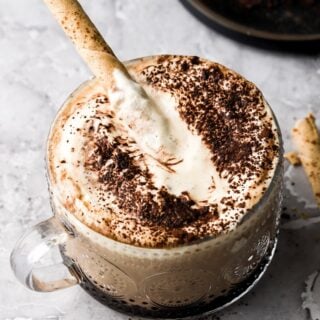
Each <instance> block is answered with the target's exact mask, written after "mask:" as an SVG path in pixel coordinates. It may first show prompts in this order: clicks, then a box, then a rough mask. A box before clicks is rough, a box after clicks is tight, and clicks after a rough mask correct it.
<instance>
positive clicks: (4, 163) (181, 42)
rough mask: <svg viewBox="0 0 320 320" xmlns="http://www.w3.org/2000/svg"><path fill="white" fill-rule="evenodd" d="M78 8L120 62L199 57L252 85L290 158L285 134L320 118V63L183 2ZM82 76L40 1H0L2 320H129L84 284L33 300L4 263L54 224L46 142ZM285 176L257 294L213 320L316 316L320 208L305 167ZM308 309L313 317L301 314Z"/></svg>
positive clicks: (152, 0) (137, 0)
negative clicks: (211, 21)
mask: <svg viewBox="0 0 320 320" xmlns="http://www.w3.org/2000/svg"><path fill="white" fill-rule="evenodd" d="M81 2H82V4H83V5H84V7H85V8H86V9H87V10H88V12H89V14H90V15H91V16H92V18H93V19H94V21H95V22H96V23H97V25H98V26H99V28H100V29H101V30H102V32H103V34H104V36H105V37H106V39H107V40H108V42H109V43H110V44H111V46H112V47H113V48H114V51H115V52H117V54H118V56H119V57H120V58H121V59H131V58H135V57H139V56H145V55H151V54H158V53H177V54H190V55H199V56H202V57H206V58H208V59H212V60H216V61H218V62H220V63H223V64H225V65H226V66H229V67H231V68H233V69H235V70H236V71H238V72H239V73H241V74H243V75H244V76H246V77H247V78H248V79H250V80H252V81H253V82H255V83H256V84H257V85H258V86H259V87H260V88H261V89H262V91H263V92H264V94H265V96H266V98H267V100H268V101H269V102H270V104H271V106H272V108H273V110H274V112H275V114H276V116H277V118H278V120H279V123H280V126H281V129H282V131H283V136H284V142H285V148H286V150H290V149H291V148H292V146H291V142H290V139H289V131H290V128H291V127H292V125H293V123H294V121H295V120H296V119H297V118H299V117H301V116H304V115H305V114H307V113H308V112H310V111H312V112H313V113H314V114H315V115H317V116H318V119H319V120H320V91H319V86H320V55H313V56H307V55H301V54H299V55H295V54H292V53H280V52H274V51H273V52H271V51H266V50H263V49H257V48H253V47H250V46H247V45H244V44H239V43H237V42H234V41H233V40H230V39H227V38H225V37H224V36H222V35H220V34H218V33H216V32H215V31H212V30H210V29H209V28H207V27H206V26H204V25H203V24H201V23H200V22H199V21H198V20H196V19H195V18H194V17H193V16H192V15H190V13H189V12H187V11H186V10H185V8H184V7H183V6H182V5H181V3H180V2H179V1H174V0H117V1H112V0H96V1H89V0H83V1H81ZM89 76H90V75H89V73H88V71H87V69H86V67H85V66H84V64H83V63H82V62H81V60H80V58H79V57H78V55H77V54H76V52H75V51H74V49H73V48H72V46H71V45H70V43H69V42H68V41H67V40H66V38H65V36H64V35H63V33H62V32H61V31H60V29H59V28H58V26H57V24H56V22H55V21H54V20H53V19H52V17H51V16H50V14H49V12H48V11H47V9H46V8H45V6H44V5H43V3H42V2H41V1H39V0H28V1H25V0H15V1H8V0H0V93H1V94H0V227H1V231H0V270H1V272H0V319H1V320H4V319H39V320H40V319H41V320H42V319H52V320H53V319H66V320H73V319H77V320H82V319H92V320H98V319H110V320H124V319H128V318H129V317H127V316H125V315H120V314H118V313H116V312H113V311H111V310H109V309H108V308H106V307H104V306H102V305H100V304H99V303H98V302H96V301H95V300H93V299H92V298H90V297H89V296H88V295H87V294H86V293H85V292H84V291H82V290H81V289H80V288H79V287H73V288H70V289H66V290H62V291H58V292H54V293H47V294H41V293H36V292H32V291H30V290H28V289H26V288H24V287H23V286H22V285H21V284H20V283H18V281H17V280H16V279H15V277H14V275H13V274H12V271H11V269H10V264H9V255H10V252H11V250H12V248H13V246H14V243H15V242H16V240H17V239H18V237H19V236H20V235H21V234H22V233H23V232H25V231H27V230H28V229H29V228H30V227H31V226H32V225H34V224H36V223H38V222H40V221H42V220H44V219H46V218H48V217H50V216H51V211H50V206H49V201H48V192H47V186H46V178H45V169H44V150H45V144H46V137H47V134H48V130H49V126H50V123H51V122H52V120H53V118H54V115H55V113H56V111H57V110H58V108H59V106H60V105H61V104H62V103H63V101H64V100H65V99H66V97H67V96H68V94H69V93H70V92H71V91H72V90H73V89H74V88H75V87H77V86H78V85H79V84H80V83H81V82H82V81H84V80H86V79H87V78H88V77H89ZM318 124H319V125H320V123H318ZM285 179H286V197H285V207H286V214H287V215H289V217H288V216H286V219H283V222H282V230H281V231H282V232H281V236H280V239H279V247H278V250H277V252H276V255H275V258H274V261H273V262H272V264H271V267H270V268H269V270H268V271H267V273H266V275H265V276H264V277H263V279H262V280H261V282H260V283H259V284H258V285H257V287H256V288H255V289H254V290H253V291H252V292H250V293H249V294H248V295H247V296H246V297H244V298H243V299H242V300H241V301H240V302H238V303H236V304H234V305H233V306H231V307H229V308H228V309H226V310H224V311H222V312H221V313H219V314H218V315H215V316H213V317H211V318H212V319H223V320H235V319H237V320H241V319H247V320H251V319H252V320H254V319H257V318H259V319H260V320H268V319H272V320H285V319H290V320H301V319H303V320H304V319H309V317H310V316H311V317H313V318H314V320H315V319H316V317H317V310H316V309H315V308H317V306H319V304H320V293H319V288H318V294H317V295H315V296H310V295H308V294H305V295H304V299H305V302H304V304H303V306H302V297H301V294H302V292H303V291H304V290H305V289H304V288H305V285H304V282H305V281H306V280H307V279H308V277H309V282H308V285H309V287H308V286H307V289H308V288H310V283H311V284H312V279H314V276H315V275H316V274H315V273H314V272H315V271H316V270H317V269H320V212H319V210H318V209H316V207H315V205H314V201H313V199H312V196H311V194H310V188H309V186H308V183H307V181H306V178H305V176H304V174H303V171H302V169H301V168H298V169H294V168H292V167H289V166H288V165H286V178H285ZM310 277H311V278H310ZM312 277H313V278H312ZM319 282H320V281H318V282H317V283H318V287H320V284H319ZM313 287H315V286H313ZM317 299H318V300H317ZM310 306H311V308H312V307H313V310H311V311H312V312H313V313H312V312H308V311H307V310H305V309H303V307H310ZM318 315H319V314H318Z"/></svg>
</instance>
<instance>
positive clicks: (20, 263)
mask: <svg viewBox="0 0 320 320" xmlns="http://www.w3.org/2000/svg"><path fill="white" fill-rule="evenodd" d="M68 239H70V235H69V234H68V232H67V231H66V229H65V228H64V227H63V226H62V225H61V223H60V222H59V221H58V220H57V218H55V217H52V218H50V219H48V220H46V221H43V222H40V223H39V224H37V225H36V226H34V227H33V228H32V229H31V230H30V231H29V232H27V233H26V234H25V235H24V236H23V237H22V238H21V239H20V240H19V241H18V243H17V244H16V246H15V248H14V250H13V251H12V253H11V257H10V262H11V267H12V270H13V272H14V274H15V276H16V277H17V278H18V279H19V281H20V282H21V283H22V284H24V285H25V286H27V287H28V288H29V289H31V290H34V291H41V292H51V291H55V290H58V289H63V288H68V287H72V286H74V285H76V284H79V283H80V282H81V281H80V277H79V275H78V273H77V272H76V270H75V268H74V266H73V265H72V264H71V263H70V265H68V263H67V261H64V262H62V257H61V254H60V251H59V246H61V245H63V244H65V243H66V242H67V241H68ZM54 249H55V251H56V252H54ZM57 249H58V250H57ZM57 251H59V256H60V258H59V260H60V261H59V262H57V261H55V260H57V259H55V258H54V253H57ZM47 253H49V254H48V256H49V257H48V258H47V257H46V255H47ZM50 253H51V255H50ZM44 260H47V261H44Z"/></svg>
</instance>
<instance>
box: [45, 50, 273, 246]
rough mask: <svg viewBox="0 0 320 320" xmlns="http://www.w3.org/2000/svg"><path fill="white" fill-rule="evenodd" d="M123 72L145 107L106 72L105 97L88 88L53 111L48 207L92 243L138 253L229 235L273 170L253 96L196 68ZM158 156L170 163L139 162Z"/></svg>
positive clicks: (144, 65) (168, 63)
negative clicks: (104, 240)
mask: <svg viewBox="0 0 320 320" xmlns="http://www.w3.org/2000/svg"><path fill="white" fill-rule="evenodd" d="M129 67H130V68H129V70H130V72H131V74H132V75H133V77H134V78H135V79H136V80H137V81H139V82H140V83H141V84H142V85H143V87H144V89H145V90H146V92H147V93H148V95H149V96H150V97H152V100H153V102H152V105H150V103H149V102H148V101H147V100H146V99H145V98H144V97H143V96H141V92H139V89H137V87H135V86H134V85H133V84H132V83H130V80H129V79H127V78H126V77H125V76H124V75H122V74H121V73H120V72H116V74H115V83H116V86H115V88H112V89H110V90H109V92H107V93H106V92H105V91H104V89H103V87H102V86H101V85H99V83H98V82H97V81H96V80H95V81H91V82H89V83H88V84H87V85H86V86H84V87H83V88H82V89H80V90H79V91H78V92H77V93H75V95H74V96H73V97H72V98H71V99H70V100H69V101H68V102H67V103H66V104H65V106H64V107H63V108H62V110H61V111H60V113H59V115H58V117H57V120H56V122H55V124H54V126H53V128H52V130H51V134H50V143H49V150H48V160H49V169H50V170H49V172H50V176H51V180H52V181H51V183H52V190H53V197H54V199H55V201H59V203H60V204H62V205H63V206H64V207H65V208H66V209H67V210H68V211H70V212H71V213H72V214H73V215H75V216H76V217H77V218H78V219H79V220H80V221H82V222H83V223H85V224H86V225H87V226H89V227H90V228H92V229H94V230H96V231H98V232H99V233H101V234H103V235H106V236H108V237H111V238H114V239H116V240H119V241H122V242H126V243H130V244H135V245H139V246H151V247H162V246H172V245H177V244H180V243H186V242H191V241H194V240H197V239H199V238H203V237H207V236H214V235H218V234H220V233H225V232H228V231H230V230H232V229H234V228H235V227H236V226H237V225H238V223H239V222H240V221H241V220H242V218H243V217H244V216H245V214H246V213H247V212H248V210H249V209H250V208H252V207H253V206H254V205H255V204H256V203H257V202H258V201H259V199H260V198H261V197H262V196H263V194H264V192H265V190H266V189H267V187H268V185H269V183H270V181H271V179H272V176H273V172H274V169H275V166H276V164H277V161H278V144H279V141H278V132H277V130H276V127H275V124H274V119H273V117H272V114H271V111H270V109H269V107H268V105H267V103H266V102H265V100H264V99H263V97H262V95H261V93H260V92H259V91H258V90H257V88H256V87H255V86H254V85H253V84H251V83H249V82H248V81H246V80H245V79H243V78H242V77H240V76H239V75H237V74H236V73H234V72H232V71H230V70H228V69H226V68H224V67H222V66H220V65H217V64H215V63H212V62H208V61H204V60H199V59H197V58H187V57H172V56H170V57H169V56H168V57H162V58H161V59H158V58H149V59H146V60H141V61H139V62H136V63H134V64H132V65H131V66H129ZM145 119H148V121H145ZM145 124H147V127H145V126H144V125H145ZM150 126H152V127H150ZM153 128H154V130H153V131H152V129H153ZM150 132H153V133H154V134H151V135H150ZM162 147H163V149H164V150H169V151H170V156H172V155H173V157H171V158H168V157H167V154H165V153H164V154H162V156H163V158H161V157H160V158H158V159H156V158H154V157H153V156H152V155H150V154H148V152H146V150H148V148H151V149H153V150H159V149H161V148H162ZM160 155H161V153H160Z"/></svg>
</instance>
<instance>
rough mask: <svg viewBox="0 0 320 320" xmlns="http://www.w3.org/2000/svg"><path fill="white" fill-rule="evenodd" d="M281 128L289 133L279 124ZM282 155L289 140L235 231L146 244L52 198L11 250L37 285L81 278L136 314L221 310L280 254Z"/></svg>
mask: <svg viewBox="0 0 320 320" xmlns="http://www.w3.org/2000/svg"><path fill="white" fill-rule="evenodd" d="M139 61H140V60H139V59H136V60H133V61H130V62H128V64H129V63H131V64H134V63H139ZM91 81H92V80H91ZM87 85H88V82H87V83H85V84H83V85H82V86H81V87H80V88H78V89H77V90H76V91H75V92H74V93H73V94H72V96H71V97H74V96H76V95H77V94H78V93H79V92H81V90H83V89H84V88H85V87H86V86H87ZM67 101H68V100H67ZM62 109H63V108H62ZM58 116H59V114H58ZM58 116H57V117H58ZM53 126H54V123H53ZM277 127H278V125H277ZM278 133H279V137H280V140H281V133H280V129H279V127H278ZM281 144H282V142H281ZM282 158H283V151H282V147H281V150H280V156H279V161H278V163H277V167H276V169H275V172H274V176H273V179H272V181H271V183H270V186H269V187H268V190H267V191H266V193H265V194H264V196H263V197H262V198H261V200H260V201H259V203H258V204H257V205H255V206H254V208H253V209H251V210H249V212H248V213H247V214H246V215H245V218H244V219H243V221H242V222H241V224H240V225H239V226H238V227H237V228H236V229H235V230H234V231H232V232H230V233H228V234H225V235H220V236H218V237H216V238H211V239H205V240H201V241H198V242H195V243H192V244H190V245H183V246H179V247H175V248H163V249H162V248H161V249H153V248H142V247H137V246H133V245H128V244H124V243H120V242H117V241H115V240H112V239H110V238H107V237H105V236H102V235H100V234H99V233H96V232H95V231H94V230H92V229H90V228H88V227H87V226H86V225H84V224H82V223H81V222H79V221H78V220H77V219H76V218H75V217H74V216H73V215H72V214H71V213H69V212H68V211H67V210H66V209H65V208H64V207H62V206H61V205H60V204H59V203H55V201H52V209H53V213H54V216H53V217H52V218H50V219H48V220H47V221H44V222H41V223H40V224H38V225H36V226H35V227H34V228H33V229H32V230H31V231H29V232H28V233H27V234H26V235H25V236H23V237H22V238H21V239H20V240H19V242H18V243H17V245H16V247H15V249H14V251H13V252H12V255H11V265H12V269H13V271H14V272H15V274H16V276H17V278H18V279H19V280H20V281H21V282H22V283H23V284H25V285H26V286H27V287H29V288H30V289H32V290H36V291H42V292H49V291H54V290H58V289H62V288H66V287H70V286H74V285H80V286H81V287H82V288H83V289H84V290H86V291H87V292H88V293H89V294H90V295H92V296H93V297H94V298H96V299H97V300H99V301H100V302H102V303H103V304H105V305H107V306H109V307H111V308H113V309H115V310H118V311H120V312H124V313H127V314H131V315H138V316H142V317H143V316H145V317H156V318H184V317H191V318H192V317H194V316H197V315H199V314H209V313H213V312H215V311H218V310H220V309H222V308H224V307H226V306H228V305H230V304H231V303H233V302H235V301H236V300H238V299H239V298H240V297H242V296H243V295H244V294H245V293H247V292H248V291H249V290H250V289H251V288H252V287H253V286H254V285H255V284H256V283H257V281H258V280H259V279H260V278H261V277H262V275H263V273H264V272H265V270H266V268H267V266H268V265H269V263H270V261H271V259H272V257H273V254H274V252H275V247H276V243H277V235H278V230H279V218H280V207H281V202H282V182H283V167H282ZM49 189H50V178H49ZM52 200H53V199H52ZM57 255H58V259H57ZM59 259H60V260H59Z"/></svg>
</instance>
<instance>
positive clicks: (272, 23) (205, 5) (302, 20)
mask: <svg viewBox="0 0 320 320" xmlns="http://www.w3.org/2000/svg"><path fill="white" fill-rule="evenodd" d="M181 2H182V3H183V4H184V5H185V6H186V7H187V9H189V10H190V11H191V12H192V13H193V14H195V15H196V16H197V17H198V18H200V19H201V20H202V21H204V22H205V23H207V24H209V25H210V26H211V27H213V28H215V29H217V30H218V31H220V32H222V33H224V34H226V35H228V36H231V37H233V38H236V39H238V40H244V41H249V42H250V41H251V42H255V43H257V44H259V43H260V44H267V45H268V44H275V43H277V44H279V43H285V45H288V46H290V45H292V44H295V46H294V47H295V48H299V47H298V45H300V49H301V50H303V49H306V48H309V49H314V50H319V49H320V46H319V44H320V0H313V1H312V0H310V3H309V5H308V4H306V0H304V1H303V0H291V1H288V0H287V1H284V0H282V1H281V0H279V1H275V0H273V1H267V0H264V1H261V3H264V4H265V6H263V5H257V4H256V5H252V6H244V5H239V4H237V3H238V1H235V0H181ZM249 2H250V1H249ZM251 2H253V3H254V2H255V1H251ZM258 2H259V1H258ZM268 2H271V3H272V4H273V5H271V7H268V5H266V3H268ZM306 44H308V45H306ZM304 46H305V48H304Z"/></svg>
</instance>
